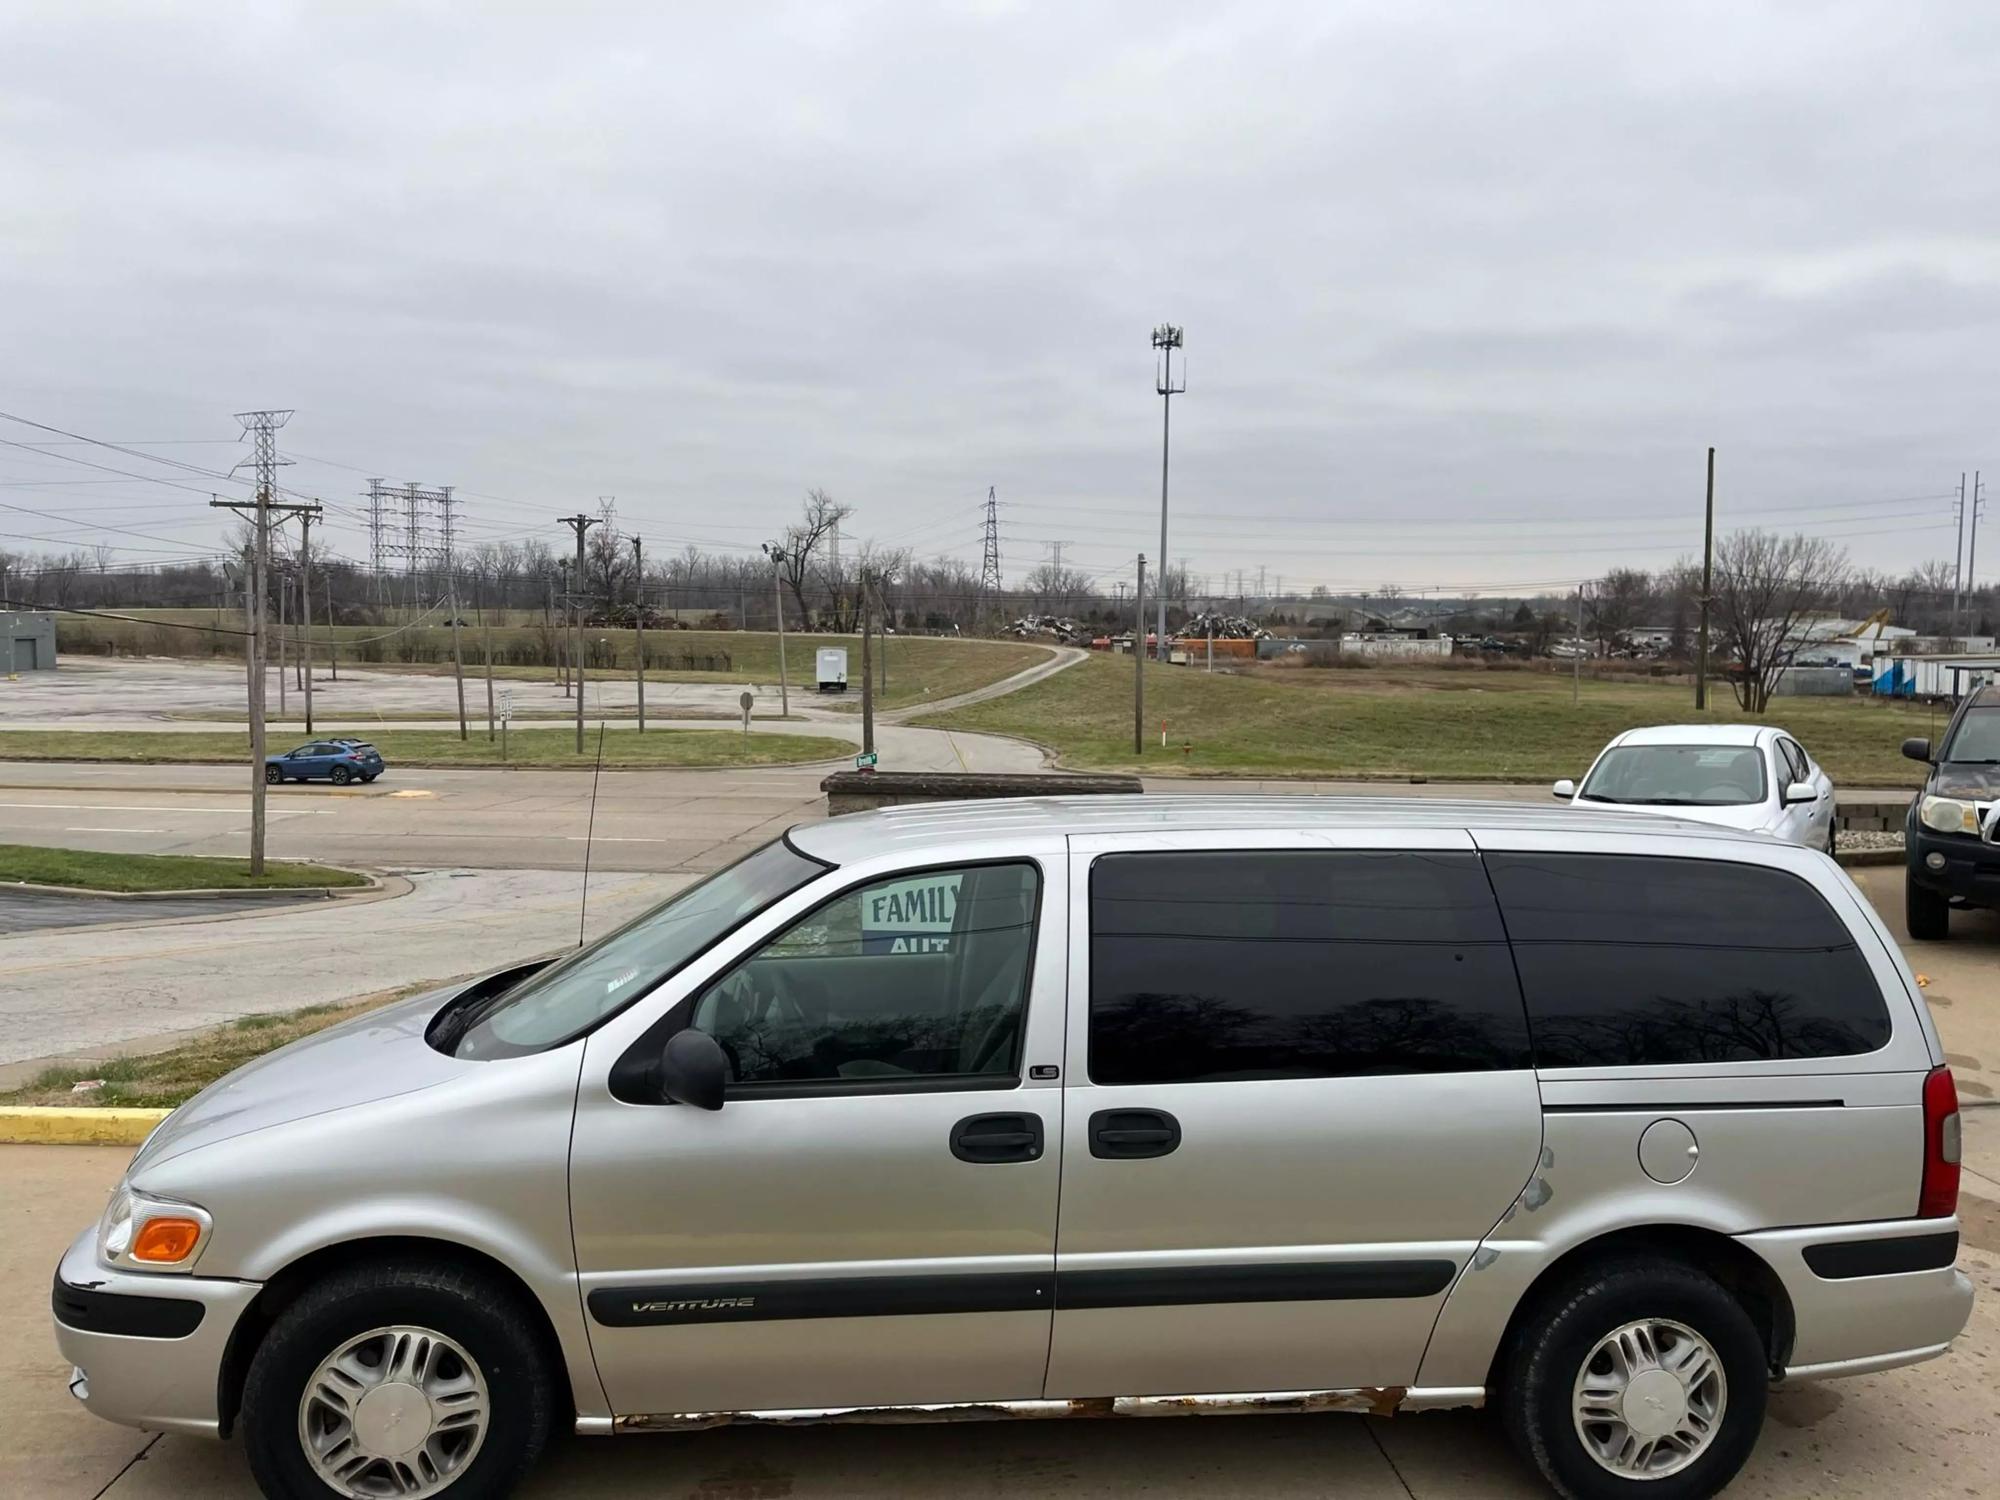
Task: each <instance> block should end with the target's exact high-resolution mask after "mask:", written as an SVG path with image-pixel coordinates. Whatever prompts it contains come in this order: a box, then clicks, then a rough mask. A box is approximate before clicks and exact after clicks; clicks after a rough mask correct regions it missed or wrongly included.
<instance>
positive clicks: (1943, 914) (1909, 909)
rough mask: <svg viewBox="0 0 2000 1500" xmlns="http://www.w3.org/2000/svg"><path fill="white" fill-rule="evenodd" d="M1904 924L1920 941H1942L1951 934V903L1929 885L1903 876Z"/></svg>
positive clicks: (1912, 935) (1911, 934)
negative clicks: (1919, 883) (1920, 883)
mask: <svg viewBox="0 0 2000 1500" xmlns="http://www.w3.org/2000/svg"><path fill="white" fill-rule="evenodd" d="M1903 925H1904V926H1905V927H1907V928H1909V929H1910V936H1911V937H1913V938H1915V939H1916V940H1917V941H1918V942H1920V943H1941V942H1943V941H1944V940H1945V939H1946V938H1948V937H1950V936H1951V903H1950V902H1949V901H1947V900H1946V899H1945V898H1944V897H1943V896H1940V895H1939V894H1938V893H1937V892H1936V891H1934V890H1932V889H1931V888H1930V887H1929V886H1924V885H1918V884H1917V883H1916V881H1914V880H1912V879H1911V878H1910V877H1909V876H1908V875H1907V874H1906V875H1904V876H1903Z"/></svg>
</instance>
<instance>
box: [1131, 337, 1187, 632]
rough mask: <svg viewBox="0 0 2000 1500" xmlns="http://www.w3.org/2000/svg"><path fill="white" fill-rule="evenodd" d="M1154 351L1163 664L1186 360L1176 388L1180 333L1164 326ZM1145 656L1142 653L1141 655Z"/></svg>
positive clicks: (1156, 583)
mask: <svg viewBox="0 0 2000 1500" xmlns="http://www.w3.org/2000/svg"><path fill="white" fill-rule="evenodd" d="M1153 347H1154V348H1155V349H1157V350H1159V351H1160V364H1159V368H1158V369H1157V370H1156V371H1155V372H1154V375H1153V389H1154V391H1155V392H1156V393H1157V394H1158V395H1159V398H1160V575H1161V576H1160V579H1156V580H1155V581H1154V585H1153V592H1154V593H1156V594H1158V595H1159V596H1160V599H1159V616H1160V660H1161V661H1165V660H1166V659H1167V591H1166V589H1165V588H1164V587H1162V580H1164V578H1165V576H1166V567H1167V457H1168V453H1169V447H1170V443H1169V439H1170V437H1171V435H1172V431H1173V417H1174V397H1176V396H1178V395H1179V394H1180V393H1181V392H1183V391H1185V390H1186V389H1187V363H1186V356H1185V355H1183V356H1182V363H1181V383H1180V384H1179V385H1175V384H1174V350H1176V349H1178V348H1180V347H1181V330H1180V329H1179V328H1178V327H1176V326H1175V325H1174V324H1172V323H1162V324H1161V325H1160V326H1159V327H1158V328H1155V329H1154V330H1153ZM1145 631H1146V622H1145V619H1144V617H1143V616H1142V617H1141V618H1140V621H1139V633H1140V635H1141V636H1143V635H1144V634H1145ZM1141 654H1142V655H1143V654H1144V653H1143V651H1142V653H1141Z"/></svg>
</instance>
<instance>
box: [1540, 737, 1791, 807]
mask: <svg viewBox="0 0 2000 1500" xmlns="http://www.w3.org/2000/svg"><path fill="white" fill-rule="evenodd" d="M1764 786H1765V781H1764V752H1763V751H1761V750H1759V749H1758V748H1757V747H1756V746H1754V745H1620V746H1618V747H1617V748H1615V749H1611V750H1607V751H1605V752H1604V754H1603V756H1602V757H1600V758H1599V760H1598V762H1597V766H1596V768H1595V769H1594V770H1592V771H1591V773H1590V779H1589V780H1588V781H1586V782H1584V784H1583V790H1582V791H1580V792H1578V793H1577V796H1578V797H1579V798H1580V799H1582V800H1584V801H1586V802H1617V803H1624V804H1627V805H1631V806H1641V807H1741V806H1746V805H1748V804H1751V803H1756V802H1762V801H1763V800H1764Z"/></svg>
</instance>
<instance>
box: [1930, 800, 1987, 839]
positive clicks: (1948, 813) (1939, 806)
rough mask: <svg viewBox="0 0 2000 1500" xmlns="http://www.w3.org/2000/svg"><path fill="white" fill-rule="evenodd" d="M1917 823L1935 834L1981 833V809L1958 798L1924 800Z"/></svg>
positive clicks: (1975, 834)
mask: <svg viewBox="0 0 2000 1500" xmlns="http://www.w3.org/2000/svg"><path fill="white" fill-rule="evenodd" d="M1917 821H1918V822H1919V823H1921V824H1923V825H1924V827H1926V828H1928V829H1930V830H1931V831H1932V832H1934V833H1969V834H1973V835H1974V836H1977V835H1978V833H1979V809H1978V808H1976V807H1974V806H1973V805H1972V804H1971V803H1970V802H1961V801H1959V800H1958V799H1957V798H1956V797H1926V798H1924V800H1923V802H1922V804H1921V805H1919V806H1918V808H1917Z"/></svg>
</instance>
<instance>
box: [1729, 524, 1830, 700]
mask: <svg viewBox="0 0 2000 1500" xmlns="http://www.w3.org/2000/svg"><path fill="white" fill-rule="evenodd" d="M1846 575H1847V553H1846V552H1845V551H1844V550H1843V549H1841V548H1839V547H1835V546H1833V545H1832V544H1831V543H1829V542H1827V541H1826V540H1825V539H1824V538H1821V537H1815V536H1808V535H1806V534H1805V533H1804V532H1795V533H1794V534H1793V535H1791V536H1780V535H1778V534H1777V533H1776V532H1773V531H1756V530H1753V531H1737V532H1732V533H1731V534H1730V535H1728V536H1726V537H1724V538H1723V539H1722V540H1721V541H1719V542H1717V543H1716V547H1715V584H1714V604H1713V606H1712V609H1711V617H1712V620H1713V622H1714V626H1715V628H1716V631H1717V634H1718V639H1719V640H1720V642H1721V645H1722V649H1723V652H1724V654H1725V656H1727V657H1730V658H1733V659H1734V660H1735V663H1736V676H1735V688H1736V701H1737V702H1738V703H1740V704H1741V705H1742V706H1743V708H1744V710H1745V712H1748V713H1762V712H1764V710H1765V709H1766V708H1767V707H1768V706H1769V705H1770V702H1771V693H1772V692H1773V690H1774V689H1775V688H1776V687H1777V685H1778V676H1779V674H1780V673H1781V672H1783V671H1784V669H1785V668H1786V667H1788V666H1790V665H1791V663H1792V659H1793V658H1794V657H1796V656H1797V655H1798V653H1799V648H1800V647H1801V646H1803V645H1805V643H1806V638H1807V631H1808V627H1809V626H1810V624H1811V621H1812V617H1813V615H1814V614H1815V613H1816V612H1817V611H1819V610H1822V609H1824V608H1825V607H1826V605H1827V601H1828V600H1830V599H1831V598H1832V597H1833V596H1834V595H1835V593H1836V592H1837V591H1838V590H1839V588H1840V585H1841V582H1842V580H1843V579H1844V578H1845V577H1846Z"/></svg>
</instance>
